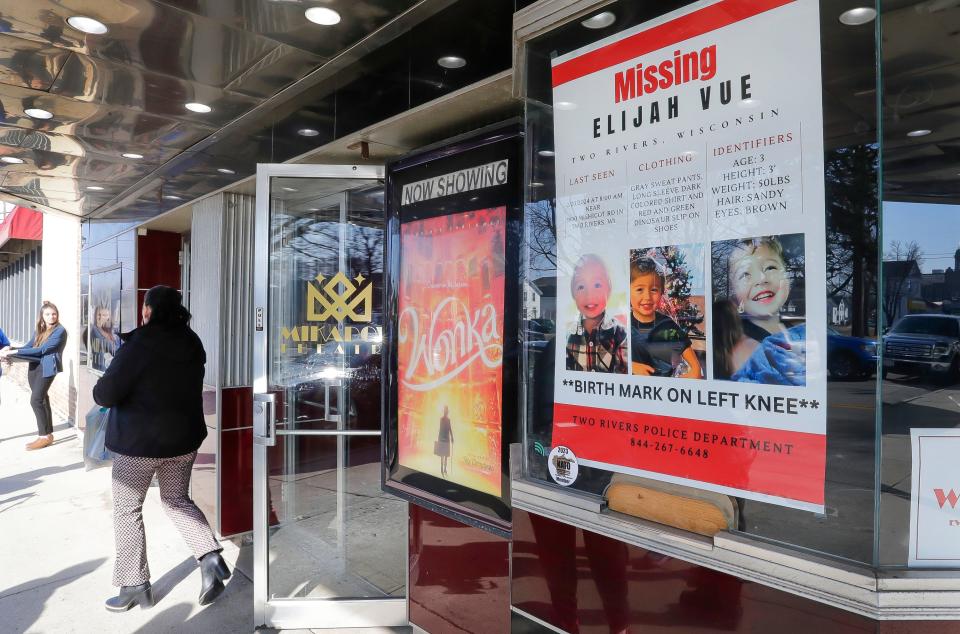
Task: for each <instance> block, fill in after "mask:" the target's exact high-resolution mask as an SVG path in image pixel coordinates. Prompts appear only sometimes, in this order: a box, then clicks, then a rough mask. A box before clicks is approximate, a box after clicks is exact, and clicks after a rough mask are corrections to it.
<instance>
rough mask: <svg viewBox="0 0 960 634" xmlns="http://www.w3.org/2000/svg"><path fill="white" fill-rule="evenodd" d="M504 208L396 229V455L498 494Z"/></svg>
mask: <svg viewBox="0 0 960 634" xmlns="http://www.w3.org/2000/svg"><path fill="white" fill-rule="evenodd" d="M505 220H506V208H505V207H497V208H494V209H484V210H479V211H469V212H463V213H457V214H452V215H448V216H441V217H437V218H429V219H426V220H417V221H414V222H409V223H405V224H404V225H402V227H401V229H400V250H401V253H402V259H403V265H402V268H401V275H400V302H399V309H400V319H399V327H398V370H399V386H398V404H399V405H398V409H399V412H398V417H399V424H398V435H399V460H400V464H401V465H403V466H405V467H407V468H409V469H413V470H416V471H420V472H422V473H427V474H430V475H432V476H435V477H437V478H442V479H446V480H450V481H451V482H455V483H457V484H460V485H462V486H465V487H468V488H471V489H474V490H476V491H481V492H483V493H489V494H491V495H496V496H499V495H500V494H501V486H500V479H501V465H500V456H501V450H500V444H501V422H502V416H501V414H502V409H503V408H502V405H503V404H502V402H501V399H502V394H503V390H502V385H503V302H504V296H503V295H504V256H505V247H504V231H505Z"/></svg>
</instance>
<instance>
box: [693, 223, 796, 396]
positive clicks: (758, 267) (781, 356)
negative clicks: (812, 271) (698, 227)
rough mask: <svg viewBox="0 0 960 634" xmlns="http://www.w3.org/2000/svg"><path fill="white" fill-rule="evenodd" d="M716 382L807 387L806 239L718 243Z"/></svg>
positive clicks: (787, 237) (715, 250)
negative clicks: (720, 380) (717, 380)
mask: <svg viewBox="0 0 960 634" xmlns="http://www.w3.org/2000/svg"><path fill="white" fill-rule="evenodd" d="M712 260H713V296H714V297H713V299H714V309H713V312H714V322H713V328H714V337H713V378H715V379H723V380H727V381H738V382H742V383H765V384H767V385H806V327H805V325H804V322H805V312H806V311H805V301H804V288H805V284H804V277H805V276H804V261H805V256H804V236H803V234H799V233H797V234H782V235H772V236H758V237H755V238H745V239H739V240H723V241H719V242H714V243H713V248H712Z"/></svg>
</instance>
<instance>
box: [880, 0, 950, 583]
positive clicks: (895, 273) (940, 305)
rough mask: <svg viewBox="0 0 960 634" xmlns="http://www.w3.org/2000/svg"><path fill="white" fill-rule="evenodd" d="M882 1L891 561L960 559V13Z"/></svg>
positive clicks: (886, 517)
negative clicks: (958, 509)
mask: <svg viewBox="0 0 960 634" xmlns="http://www.w3.org/2000/svg"><path fill="white" fill-rule="evenodd" d="M880 4H881V7H882V9H883V11H882V14H881V18H882V30H883V46H882V48H881V51H882V63H881V66H880V69H881V84H882V93H881V94H882V100H881V107H882V111H883V126H882V127H883V144H882V149H883V220H882V241H881V242H880V244H878V245H877V249H878V251H879V252H880V254H881V255H882V262H883V264H882V270H881V284H880V289H881V290H880V295H881V297H880V302H879V304H880V315H879V316H880V319H881V322H882V324H883V328H884V332H885V334H884V336H883V370H882V372H883V387H882V405H881V408H882V409H881V412H882V430H883V436H882V441H881V443H882V444H881V452H882V453H881V455H882V469H881V472H880V487H881V488H880V526H879V563H880V564H881V565H883V566H893V567H901V566H905V565H909V566H911V567H960V561H958V560H960V553H958V549H957V547H956V542H957V540H956V537H955V536H954V535H952V534H951V533H950V531H955V530H956V528H950V526H951V521H953V522H956V519H957V518H956V517H955V511H954V507H955V505H956V494H955V492H956V491H957V490H958V489H957V487H956V486H955V484H952V482H953V481H955V473H956V467H955V458H954V457H953V456H955V455H956V454H955V453H954V452H955V449H956V447H957V444H955V443H958V441H957V440H956V439H955V438H956V437H955V436H954V435H953V433H952V432H951V431H950V430H952V429H954V428H956V427H957V426H958V424H960V406H958V403H960V389H958V379H960V352H958V351H960V318H958V317H957V316H958V315H960V272H958V271H960V206H958V205H960V152H958V148H960V140H958V137H960V107H958V105H957V104H958V103H960V100H958V98H957V97H958V91H960V88H958V85H960V84H958V82H957V73H958V71H960V47H958V46H957V43H956V39H957V29H958V28H960V12H958V11H957V9H956V8H955V7H954V6H952V5H951V6H950V7H949V8H948V7H947V6H946V5H943V6H941V5H938V4H935V3H930V2H915V1H914V2H887V1H885V2H881V3H880ZM943 434H948V435H946V436H944V435H943ZM945 476H946V477H945ZM951 476H952V479H951ZM912 502H913V504H912ZM911 522H912V523H913V526H912V527H911ZM956 525H957V524H952V526H956ZM945 531H946V532H945Z"/></svg>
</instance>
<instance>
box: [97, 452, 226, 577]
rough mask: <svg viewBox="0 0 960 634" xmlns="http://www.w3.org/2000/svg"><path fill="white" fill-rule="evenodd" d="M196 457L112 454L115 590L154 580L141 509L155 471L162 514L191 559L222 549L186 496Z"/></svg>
mask: <svg viewBox="0 0 960 634" xmlns="http://www.w3.org/2000/svg"><path fill="white" fill-rule="evenodd" d="M196 457H197V452H196V451H194V452H192V453H188V454H186V455H183V456H177V457H176V458H138V457H135V456H124V455H122V454H115V455H114V458H113V530H114V536H115V539H116V542H117V559H116V562H115V565H114V568H113V585H115V586H137V585H140V584H141V583H146V582H147V581H149V580H150V569H149V567H148V566H147V536H146V533H145V532H144V530H143V515H142V510H143V500H144V498H145V497H146V496H147V489H149V488H150V480H151V479H152V478H153V473H154V472H156V473H157V481H158V482H159V484H160V500H161V502H163V509H164V511H166V513H167V517H169V518H170V519H171V520H172V521H173V523H174V525H175V526H176V527H177V530H179V531H180V534H181V535H182V536H183V541H185V542H186V543H187V546H189V547H190V550H192V551H193V556H194V557H196V558H197V559H200V557H202V556H203V555H206V554H207V553H209V552H211V551H220V550H223V549H222V548H220V544H219V543H218V542H217V539H216V537H214V535H213V531H212V530H210V525H209V524H208V523H207V518H205V517H204V516H203V512H202V511H200V509H198V508H197V505H196V504H194V503H193V500H191V499H190V496H189V495H188V493H187V489H188V487H189V486H190V471H191V469H192V468H193V461H194V459H196Z"/></svg>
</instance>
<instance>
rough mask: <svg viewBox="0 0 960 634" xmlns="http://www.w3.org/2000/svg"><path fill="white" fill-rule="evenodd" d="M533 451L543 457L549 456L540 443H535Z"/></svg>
mask: <svg viewBox="0 0 960 634" xmlns="http://www.w3.org/2000/svg"><path fill="white" fill-rule="evenodd" d="M533 450H534V451H536V452H537V453H538V454H540V455H541V456H545V455H547V450H546V449H545V448H544V446H543V445H541V444H540V443H539V442H535V443H533Z"/></svg>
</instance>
